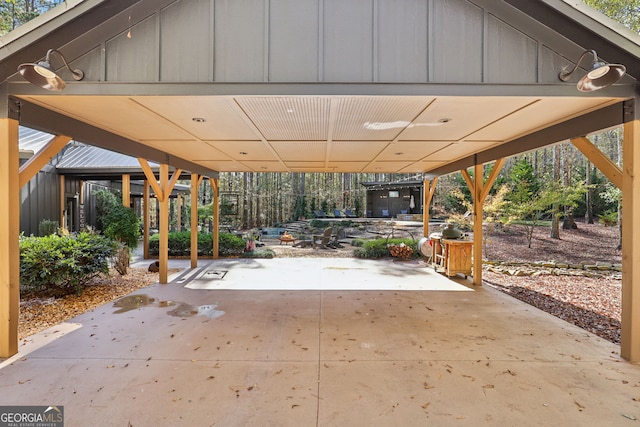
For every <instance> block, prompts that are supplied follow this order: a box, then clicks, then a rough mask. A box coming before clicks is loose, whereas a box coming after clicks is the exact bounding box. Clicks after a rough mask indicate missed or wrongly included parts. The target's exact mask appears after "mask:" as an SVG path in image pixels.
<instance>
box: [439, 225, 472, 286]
mask: <svg viewBox="0 0 640 427" xmlns="http://www.w3.org/2000/svg"><path fill="white" fill-rule="evenodd" d="M430 237H431V242H432V246H431V260H432V263H433V268H434V269H435V270H436V271H438V270H439V269H440V270H444V274H446V275H447V276H448V277H451V276H455V275H456V274H458V273H461V274H464V277H465V278H466V277H467V276H470V275H471V273H472V264H471V256H472V250H473V240H464V239H444V238H442V236H438V235H431V236H430Z"/></svg>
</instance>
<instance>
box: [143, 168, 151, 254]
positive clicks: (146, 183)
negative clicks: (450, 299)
mask: <svg viewBox="0 0 640 427" xmlns="http://www.w3.org/2000/svg"><path fill="white" fill-rule="evenodd" d="M149 193H150V191H149V181H148V180H146V179H145V180H144V186H143V190H142V198H143V202H142V209H143V211H142V212H143V214H142V224H143V225H142V227H143V228H144V233H143V235H142V251H143V257H144V259H149V227H150V225H151V224H150V222H151V221H149V219H150V218H149V216H150V215H151V206H150V203H149V202H150V200H151V197H149Z"/></svg>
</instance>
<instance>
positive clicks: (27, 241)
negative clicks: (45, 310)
mask: <svg viewBox="0 0 640 427" xmlns="http://www.w3.org/2000/svg"><path fill="white" fill-rule="evenodd" d="M116 247H117V245H116V242H114V241H113V240H111V239H109V238H107V237H104V236H101V235H98V234H93V233H87V232H81V233H79V234H78V236H77V237H71V236H58V235H56V234H51V235H49V236H45V237H21V239H20V286H21V288H22V289H23V290H25V291H35V292H39V291H45V290H49V291H51V292H52V293H54V294H56V295H57V294H62V295H64V294H69V293H72V292H75V293H77V294H80V293H82V287H83V286H84V285H85V284H86V283H87V282H88V281H89V280H90V279H91V278H93V277H95V276H97V275H99V274H101V273H102V274H109V260H110V259H111V258H112V257H113V256H114V255H115V254H116Z"/></svg>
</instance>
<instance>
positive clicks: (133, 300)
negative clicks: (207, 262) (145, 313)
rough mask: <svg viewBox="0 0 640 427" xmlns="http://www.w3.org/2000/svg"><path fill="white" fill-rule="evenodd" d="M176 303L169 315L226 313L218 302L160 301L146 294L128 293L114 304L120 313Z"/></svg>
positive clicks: (216, 314)
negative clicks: (206, 303) (199, 303)
mask: <svg viewBox="0 0 640 427" xmlns="http://www.w3.org/2000/svg"><path fill="white" fill-rule="evenodd" d="M176 304H177V307H175V308H174V309H172V310H169V311H168V312H167V314H168V315H169V316H174V317H192V316H196V315H197V316H205V317H208V318H209V319H216V318H218V317H220V316H222V315H223V314H224V311H221V310H216V308H217V307H218V305H217V304H208V305H200V306H193V305H191V304H186V303H183V302H177V301H158V300H157V299H156V298H153V297H150V296H149V295H146V294H137V295H128V296H126V297H123V298H120V299H119V300H117V301H116V302H114V303H113V306H114V307H116V308H118V310H116V311H114V314H120V313H126V312H128V311H131V310H137V309H139V308H142V307H151V306H153V307H173V306H175V305H176Z"/></svg>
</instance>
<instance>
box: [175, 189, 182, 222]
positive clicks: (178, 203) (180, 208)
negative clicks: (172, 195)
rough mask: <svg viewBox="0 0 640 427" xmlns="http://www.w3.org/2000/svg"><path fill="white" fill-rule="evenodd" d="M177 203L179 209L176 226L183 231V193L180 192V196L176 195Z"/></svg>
mask: <svg viewBox="0 0 640 427" xmlns="http://www.w3.org/2000/svg"><path fill="white" fill-rule="evenodd" d="M176 205H177V210H178V212H177V213H178V215H177V217H178V218H177V219H176V226H177V227H178V229H177V230H176V231H182V195H180V194H178V197H176Z"/></svg>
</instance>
